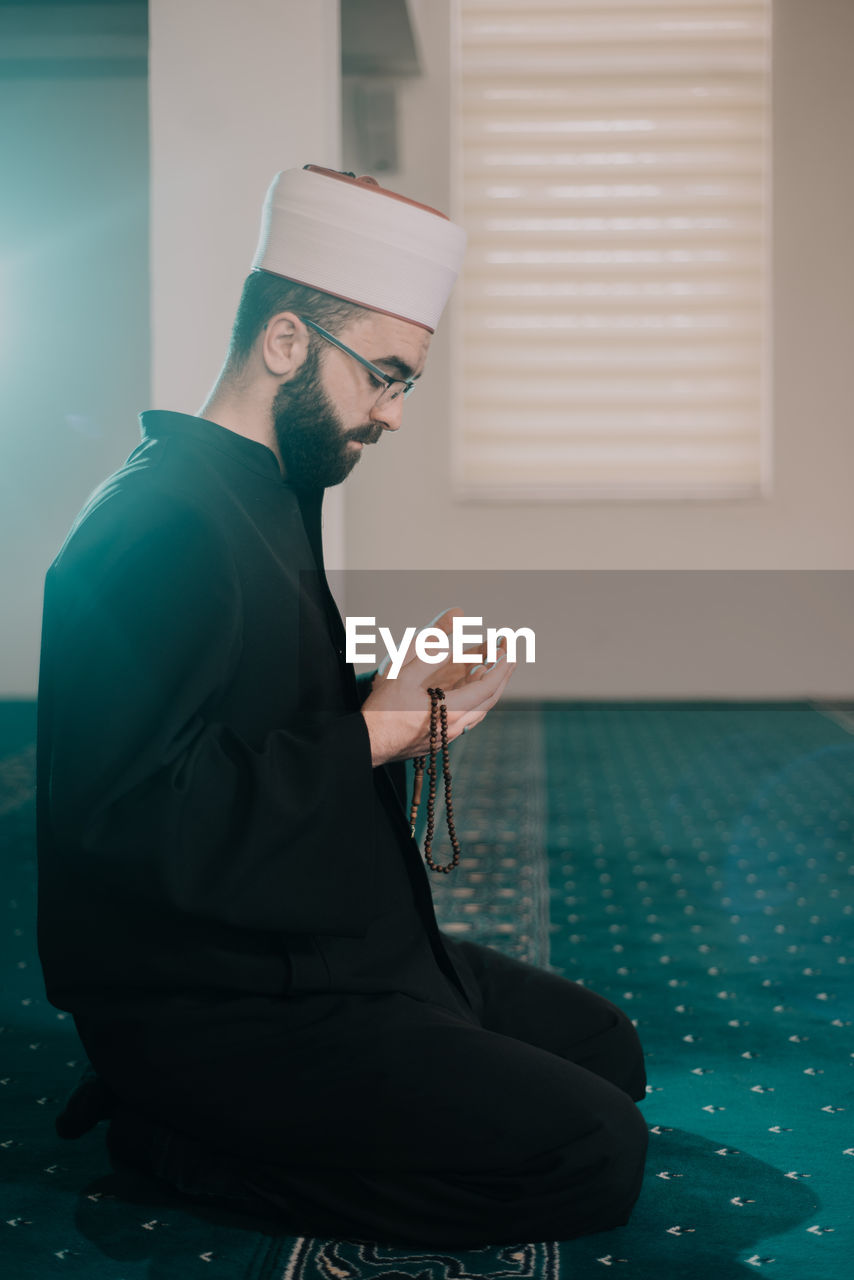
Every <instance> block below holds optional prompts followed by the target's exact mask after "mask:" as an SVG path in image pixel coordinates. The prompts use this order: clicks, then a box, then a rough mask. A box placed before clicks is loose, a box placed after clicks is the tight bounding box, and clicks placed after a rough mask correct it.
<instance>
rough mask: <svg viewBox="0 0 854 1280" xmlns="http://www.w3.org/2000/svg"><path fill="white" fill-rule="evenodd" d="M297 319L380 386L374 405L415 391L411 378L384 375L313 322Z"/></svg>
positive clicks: (303, 318) (304, 317) (368, 361)
mask: <svg viewBox="0 0 854 1280" xmlns="http://www.w3.org/2000/svg"><path fill="white" fill-rule="evenodd" d="M299 318H300V320H302V322H303V324H304V325H305V326H306V327H307V328H309V329H311V330H313V332H314V333H317V334H319V335H320V337H321V338H323V339H325V341H326V342H331V343H332V345H333V347H337V348H338V350H339V351H343V352H344V354H345V355H348V356H352V357H353V359H354V360H358V362H359V364H360V365H362V367H363V368H365V369H367V371H368V373H369V374H370V375H371V377H372V378H373V379H374V381H375V382H376V383H379V384H380V385H381V390H380V393H379V395H378V396H377V398H376V401H375V404H378V405H379V404H391V402H392V400H397V399H398V397H399V396H403V398H404V400H405V399H406V397H407V396H409V395H411V394H412V392H413V391H414V390H415V380H414V379H413V378H393V377H392V376H391V374H389V373H384V372H383V370H382V369H380V368H378V367H377V366H376V365H375V364H371V362H370V360H366V359H365V357H364V356H360V355H359V353H358V351H353V349H352V348H351V347H348V346H347V344H346V343H344V342H341V341H340V339H338V338H336V337H334V336H333V335H332V334H331V333H328V332H327V331H326V329H321V327H320V325H319V324H315V323H314V321H313V320H309V319H307V318H306V316H300V317H299Z"/></svg>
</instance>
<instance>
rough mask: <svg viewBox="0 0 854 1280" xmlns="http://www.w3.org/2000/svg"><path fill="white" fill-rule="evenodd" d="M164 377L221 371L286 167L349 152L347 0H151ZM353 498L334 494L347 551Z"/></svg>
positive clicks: (165, 383) (156, 312) (202, 386)
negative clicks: (343, 123) (347, 501)
mask: <svg viewBox="0 0 854 1280" xmlns="http://www.w3.org/2000/svg"><path fill="white" fill-rule="evenodd" d="M149 23H150V55H149V56H150V62H149V86H150V104H151V323H152V333H153V355H152V391H153V403H154V406H155V407H157V408H163V409H173V410H178V411H181V412H184V413H195V412H196V410H197V409H198V407H199V405H200V404H201V403H202V401H203V400H204V398H205V395H206V393H207V391H208V390H209V388H210V386H211V384H212V383H213V381H214V378H215V376H216V374H217V373H218V371H219V367H220V365H221V363H222V359H223V357H224V355H225V349H226V346H227V343H228V337H229V332H230V329H231V323H232V320H233V318H234V312H235V308H236V306H237V301H238V299H239V297H240V290H241V286H242V284H243V280H244V278H245V276H246V274H247V273H248V271H249V268H250V265H251V262H252V257H253V255H254V252H255V245H256V242H257V239H258V229H259V226H260V221H261V205H262V203H263V200H264V195H265V193H266V191H267V187H268V186H269V184H270V181H271V179H272V178H273V176H274V175H275V174H276V173H277V172H278V170H279V169H287V168H290V167H292V166H294V165H302V164H306V163H318V164H323V165H327V166H330V167H334V166H337V164H338V156H339V150H340V100H339V88H340V74H339V67H340V46H339V28H338V0H311V3H310V4H307V3H305V0H243V3H239V4H237V3H234V0H181V2H180V4H176V3H175V0H150V17H149ZM342 510H343V507H342V499H341V495H340V494H339V495H334V496H333V499H332V501H331V502H327V504H326V531H325V532H326V541H327V546H328V548H329V554H330V560H332V561H334V562H338V561H339V560H340V558H341V539H342V536H343V531H342Z"/></svg>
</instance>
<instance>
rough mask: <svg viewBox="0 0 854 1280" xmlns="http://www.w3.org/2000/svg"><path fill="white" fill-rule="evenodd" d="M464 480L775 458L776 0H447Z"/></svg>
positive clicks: (495, 481)
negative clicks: (462, 250) (771, 372)
mask: <svg viewBox="0 0 854 1280" xmlns="http://www.w3.org/2000/svg"><path fill="white" fill-rule="evenodd" d="M454 4H455V26H456V34H455V48H456V68H455V77H454V79H455V110H454V113H453V114H454V118H455V132H456V138H455V142H454V152H455V156H456V164H457V174H456V184H457V191H456V197H455V205H456V211H457V215H458V216H459V217H460V219H461V221H462V222H463V223H464V225H465V226H466V228H467V230H468V232H469V249H468V254H467V262H466V267H465V271H464V274H463V278H462V280H461V283H460V286H459V299H458V302H457V304H456V306H457V310H456V344H455V345H456V350H457V353H458V354H457V365H456V370H455V387H456V391H455V402H456V410H455V428H454V450H453V454H454V478H455V485H456V488H457V490H458V491H459V492H461V493H462V494H464V495H469V496H478V495H482V496H487V497H502V496H506V497H511V498H518V497H524V496H541V497H550V496H553V497H627V498H636V497H655V498H658V497H674V498H682V497H739V496H749V495H752V494H756V493H757V492H759V491H761V489H762V488H763V487H765V486H767V483H768V478H769V474H768V473H769V467H768V455H769V441H768V438H767V429H766V424H767V417H768V409H769V404H768V399H769V397H768V361H769V353H768V345H769V343H768V325H769V307H768V257H769V231H768V221H769V217H768V214H769V199H768V187H769V158H770V147H769V125H770V104H769V97H770V0H657V2H653V0H454Z"/></svg>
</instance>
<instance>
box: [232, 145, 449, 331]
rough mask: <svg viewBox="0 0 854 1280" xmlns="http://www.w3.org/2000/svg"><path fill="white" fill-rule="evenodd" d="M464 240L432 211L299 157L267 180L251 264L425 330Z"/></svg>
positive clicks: (439, 306)
mask: <svg viewBox="0 0 854 1280" xmlns="http://www.w3.org/2000/svg"><path fill="white" fill-rule="evenodd" d="M465 244H466V234H465V232H464V231H463V229H462V227H458V226H457V225H456V224H455V223H453V222H450V221H449V220H448V218H446V217H445V215H444V214H443V213H439V212H438V210H436V209H431V208H429V206H428V205H425V204H416V203H415V201H414V200H407V198H406V197H405V196H400V195H397V193H396V192H394V191H387V190H386V189H385V188H384V187H380V186H379V185H378V184H377V183H376V181H375V179H373V178H353V177H351V176H350V175H348V174H340V173H336V172H334V171H333V170H331V169H320V168H318V167H317V166H315V165H307V166H306V167H305V168H304V169H284V170H283V171H282V172H281V173H279V174H277V175H276V177H275V178H274V179H273V182H272V184H271V185H270V189H269V191H268V192H267V199H266V200H265V201H264V211H263V214H262V216H261V237H260V239H259V241H258V249H257V251H256V253H255V257H254V259H253V262H252V269H253V270H255V271H259V270H260V271H270V272H272V273H273V274H274V275H278V276H285V277H286V278H287V279H288V280H294V281H296V282H297V283H299V284H306V285H310V286H311V288H312V289H319V290H321V291H322V292H323V293H331V294H333V295H334V296H335V297H337V298H345V299H346V300H347V301H348V302H357V303H358V304H359V305H360V306H362V307H368V308H369V309H370V310H372V311H382V312H385V313H386V314H387V315H392V316H396V317H398V318H399V319H401V320H408V321H409V322H410V323H412V324H417V325H421V327H422V328H424V329H429V330H430V332H431V333H432V331H433V330H434V329H435V328H436V325H437V324H438V322H439V317H440V316H441V314H442V310H443V308H444V306H445V303H446V302H447V300H448V295H449V294H450V292H451V289H452V288H453V287H454V281H455V280H456V278H457V273H458V272H459V269H460V266H461V265H462V260H463V253H464V251H465Z"/></svg>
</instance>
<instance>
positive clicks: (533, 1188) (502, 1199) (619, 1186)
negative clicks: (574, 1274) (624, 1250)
mask: <svg viewBox="0 0 854 1280" xmlns="http://www.w3.org/2000/svg"><path fill="white" fill-rule="evenodd" d="M611 1102H612V1105H611V1106H610V1107H609V1109H608V1113H607V1115H603V1116H600V1117H596V1118H593V1117H591V1127H590V1129H589V1130H588V1132H587V1133H585V1134H584V1135H582V1136H577V1135H576V1136H574V1137H573V1138H572V1139H571V1140H569V1141H568V1142H567V1143H566V1144H565V1145H564V1146H562V1147H557V1148H555V1149H553V1150H551V1151H548V1152H546V1153H544V1154H543V1155H541V1156H538V1157H534V1158H532V1159H530V1160H528V1161H525V1162H524V1163H523V1164H522V1165H519V1166H517V1167H516V1168H514V1169H507V1170H504V1171H503V1174H504V1176H505V1177H506V1179H507V1183H506V1186H507V1187H508V1188H509V1187H513V1188H514V1192H515V1194H513V1195H512V1196H511V1197H508V1196H507V1193H506V1190H505V1191H504V1192H502V1191H501V1190H500V1188H495V1190H496V1195H495V1199H494V1200H493V1199H491V1198H490V1200H489V1202H487V1201H486V1200H484V1201H483V1202H482V1204H481V1208H482V1210H483V1211H484V1221H483V1223H482V1224H481V1229H480V1233H479V1236H480V1240H481V1242H489V1243H495V1244H500V1243H506V1242H508V1241H509V1240H522V1239H525V1240H530V1241H535V1240H571V1239H574V1238H575V1237H576V1236H584V1235H592V1234H593V1233H595V1232H597V1231H608V1230H610V1229H611V1228H613V1227H618V1226H622V1225H623V1224H624V1223H626V1222H627V1221H628V1219H629V1216H630V1214H631V1212H632V1209H633V1207H634V1205H635V1202H636V1201H637V1198H638V1196H639V1194H640V1190H641V1184H642V1182H643V1171H644V1164H645V1161H646V1153H647V1147H648V1144H649V1133H648V1130H647V1126H646V1123H645V1121H644V1119H643V1116H642V1115H641V1113H640V1112H639V1111H638V1109H637V1107H636V1106H635V1105H634V1104H633V1103H632V1102H630V1101H629V1100H628V1098H625V1096H624V1095H620V1094H616V1093H615V1094H614V1096H613V1098H612V1100H611Z"/></svg>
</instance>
